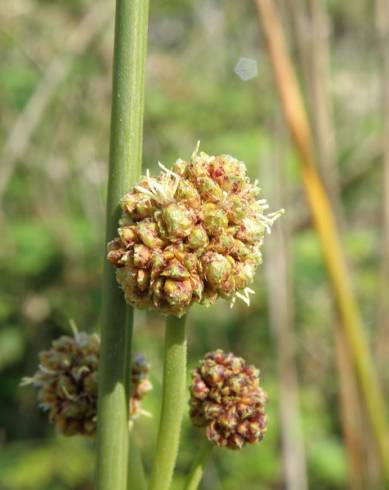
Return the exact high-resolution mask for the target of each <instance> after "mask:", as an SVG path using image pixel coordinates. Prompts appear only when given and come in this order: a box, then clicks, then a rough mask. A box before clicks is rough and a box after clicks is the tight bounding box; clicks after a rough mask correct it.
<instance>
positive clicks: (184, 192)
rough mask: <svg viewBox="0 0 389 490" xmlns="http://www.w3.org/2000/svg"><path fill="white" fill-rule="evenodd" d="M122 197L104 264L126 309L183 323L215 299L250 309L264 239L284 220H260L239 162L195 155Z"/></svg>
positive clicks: (252, 186)
mask: <svg viewBox="0 0 389 490" xmlns="http://www.w3.org/2000/svg"><path fill="white" fill-rule="evenodd" d="M160 166H161V167H162V172H161V174H160V175H159V176H158V177H156V178H152V177H150V175H149V173H148V172H147V175H146V177H144V178H143V179H142V180H141V181H140V182H139V184H138V185H137V186H135V187H134V188H133V189H132V190H131V191H130V192H129V193H128V194H126V195H125V196H124V197H123V199H122V201H121V206H122V210H123V215H122V218H121V220H120V223H119V228H118V235H119V236H118V237H117V238H116V239H115V240H113V241H112V242H110V243H109V246H108V259H109V260H110V262H111V263H112V264H113V265H114V266H115V267H116V268H117V280H118V282H119V284H120V286H121V287H122V289H123V291H124V295H125V298H126V301H127V302H128V303H129V304H131V305H133V306H135V307H137V308H155V309H157V310H159V311H162V312H163V313H165V314H168V315H175V316H181V315H183V314H184V313H186V311H187V310H188V308H189V307H190V306H191V305H192V304H193V303H196V302H197V303H200V304H205V305H209V304H212V303H214V302H215V301H216V299H217V298H218V297H222V298H227V299H230V301H231V304H232V305H233V304H234V301H235V299H236V298H240V299H242V300H243V301H245V302H246V303H249V295H250V294H252V293H253V291H252V290H251V289H250V288H249V287H248V286H249V284H250V283H251V282H252V281H253V278H254V274H255V270H256V268H257V266H258V265H259V264H260V263H261V262H262V255H261V247H262V244H263V239H264V235H265V233H266V232H270V229H271V226H272V224H273V223H274V221H275V220H276V219H277V217H278V216H280V214H281V213H282V210H281V211H277V212H275V213H270V214H265V210H266V209H267V208H268V205H267V203H266V200H264V199H258V195H259V192H260V189H259V188H258V186H257V182H254V183H250V180H249V178H248V177H247V175H246V166H245V165H244V163H243V162H240V161H239V160H237V159H235V158H233V157H231V156H229V155H219V156H210V155H207V154H206V153H203V152H201V153H198V152H197V150H196V151H195V153H194V154H193V155H192V158H191V159H190V160H189V161H183V160H178V161H177V162H176V163H175V164H174V165H173V167H172V169H171V170H170V169H167V168H165V167H164V166H163V165H162V164H160Z"/></svg>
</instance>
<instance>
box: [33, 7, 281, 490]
mask: <svg viewBox="0 0 389 490" xmlns="http://www.w3.org/2000/svg"><path fill="white" fill-rule="evenodd" d="M147 25H148V2H147V1H146V0H117V3H116V22H115V47H114V66H113V89H112V118H111V144H110V157H109V176H108V195H107V222H106V242H107V244H108V251H107V260H106V262H105V268H104V276H103V312H102V320H101V344H100V342H99V341H97V340H96V337H94V336H92V337H90V341H91V343H92V347H91V349H92V350H91V352H92V354H94V356H92V357H91V355H90V352H89V350H86V351H85V342H86V340H85V339H84V337H81V336H79V334H76V336H75V339H74V340H72V339H70V340H69V339H66V341H64V340H60V341H58V342H57V343H55V344H53V349H52V352H50V356H49V358H48V361H47V362H49V364H48V366H47V369H46V371H45V370H43V372H41V371H40V370H38V374H37V375H36V376H35V377H34V378H33V379H34V383H35V384H36V386H37V387H38V388H39V389H40V391H39V393H40V394H42V395H39V396H42V397H44V399H45V400H46V405H47V407H48V408H49V409H50V412H49V414H51V409H53V413H54V415H55V416H54V415H53V416H51V415H49V417H50V420H51V422H52V423H54V424H55V425H56V426H57V428H59V430H60V431H62V432H63V433H66V434H67V435H73V434H77V433H81V434H82V435H85V434H86V433H87V434H88V435H93V434H94V432H95V431H96V426H97V468H96V488H97V490H130V489H135V488H136V489H138V490H141V489H144V488H145V487H146V484H147V483H146V477H145V474H144V472H143V466H142V460H141V455H140V453H139V452H138V450H137V447H136V443H135V442H134V437H133V435H132V434H131V432H130V434H129V429H132V425H133V420H134V418H135V417H136V415H139V414H141V413H142V409H141V406H140V402H141V398H142V397H143V395H144V394H146V392H147V391H149V389H150V387H151V386H150V383H149V382H148V379H147V374H148V364H147V362H146V361H145V359H144V358H143V357H137V358H135V360H134V362H133V363H132V369H130V366H131V341H132V324H133V308H139V309H151V310H155V311H157V312H159V313H160V314H162V315H165V316H166V317H167V319H166V333H165V347H164V373H163V388H162V400H161V402H162V403H161V415H160V421H159V428H158V435H157V443H156V450H155V456H154V460H153V465H152V470H151V476H150V481H149V485H148V488H149V490H168V489H169V488H170V486H171V481H172V478H173V472H174V467H175V462H176V458H177V453H178V447H179V438H180V429H181V422H182V418H183V415H184V409H185V403H186V387H185V382H186V356H187V352H186V345H187V327H186V318H187V314H188V312H189V310H190V308H191V306H192V305H193V304H195V303H198V304H201V305H204V306H210V305H212V304H214V303H215V302H216V300H218V299H219V298H222V299H226V300H228V301H229V303H230V306H231V307H234V305H235V303H236V301H238V300H241V301H243V302H244V303H246V304H247V305H250V297H251V295H252V294H254V291H253V290H252V289H251V288H250V285H251V283H252V282H253V280H254V275H255V272H256V270H257V268H258V266H259V265H260V264H261V263H262V246H263V242H264V239H265V236H266V235H267V234H269V233H270V232H271V228H272V226H273V224H274V222H275V221H276V220H277V219H278V217H280V216H281V215H282V213H283V210H279V211H276V212H268V208H269V205H268V204H267V201H266V199H263V198H262V197H261V196H260V192H261V191H260V188H259V186H258V182H257V181H255V182H251V181H250V179H249V177H248V176H247V169H246V166H245V164H244V162H241V161H239V160H238V159H236V158H234V157H232V156H230V155H224V154H223V155H218V156H214V155H208V154H207V153H205V152H200V150H199V144H198V145H197V147H196V149H195V151H194V153H193V154H192V156H191V157H190V158H189V159H187V160H183V159H178V160H177V161H176V162H175V163H174V164H173V165H171V166H170V167H169V168H168V167H165V166H164V165H163V164H162V163H160V162H158V163H159V167H160V169H161V172H160V174H159V175H157V176H151V174H150V172H149V171H148V170H147V172H146V175H145V176H143V177H140V170H141V159H142V128H143V110H144V109H143V107H144V64H145V56H146V41H147ZM86 338H87V339H89V337H86ZM62 343H65V344H66V345H68V344H69V346H68V347H69V349H70V350H69V349H68V350H69V352H68V351H66V350H65V352H63V349H62ZM79 344H80V345H79ZM72 349H73V350H72ZM74 349H75V350H74ZM51 354H53V356H51ZM42 356H43V357H42V359H43V361H44V360H45V359H46V357H45V356H47V353H43V354H42ZM73 363H74V366H73ZM41 364H42V362H41ZM42 365H43V367H44V362H43V364H42ZM54 368H55V369H54ZM97 374H98V375H97ZM91 379H92V380H93V383H92V382H91V381H90V380H91ZM97 379H98V397H97ZM39 383H40V384H39ZM42 383H43V384H42ZM190 393H191V399H190V416H191V419H192V422H193V424H194V425H195V426H198V427H201V428H204V430H205V435H206V438H207V442H206V443H205V444H206V445H205V446H204V447H203V448H202V449H201V450H200V453H199V455H198V457H197V458H195V460H194V463H193V470H192V471H191V472H190V474H189V477H188V482H187V484H186V488H190V489H191V490H194V489H195V488H197V486H198V484H199V481H200V479H201V476H202V473H203V468H204V466H205V463H206V459H207V457H208V455H209V454H210V452H211V451H210V450H211V448H212V446H217V447H222V448H228V449H241V448H242V447H243V446H245V445H246V444H254V443H257V442H259V441H261V440H262V438H263V436H264V434H265V432H266V425H267V417H266V413H265V401H266V394H265V392H264V391H263V390H262V389H261V388H260V386H259V371H258V370H257V369H256V368H254V367H253V366H250V365H246V363H245V361H244V360H243V359H242V358H240V357H235V356H234V355H233V354H231V353H230V354H226V353H224V352H223V351H220V350H216V351H213V352H211V353H209V354H207V355H206V356H205V357H204V359H203V361H201V362H200V365H199V367H198V368H197V370H195V371H194V372H193V380H192V385H191V389H190ZM92 395H93V396H92ZM130 395H131V396H130ZM64 401H65V402H66V403H64ZM64 406H66V407H69V409H68V411H65V412H63V407H64ZM47 407H46V408H47ZM75 417H76V420H74V419H75ZM77 417H78V418H77ZM75 422H77V423H75ZM64 424H65V425H64ZM63 427H65V430H63ZM129 441H130V442H129ZM129 446H130V447H131V450H129Z"/></svg>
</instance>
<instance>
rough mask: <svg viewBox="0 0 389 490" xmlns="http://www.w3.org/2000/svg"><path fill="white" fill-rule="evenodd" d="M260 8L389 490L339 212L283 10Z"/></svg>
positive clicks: (384, 442)
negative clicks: (324, 176) (328, 188)
mask: <svg viewBox="0 0 389 490" xmlns="http://www.w3.org/2000/svg"><path fill="white" fill-rule="evenodd" d="M256 4H257V7H258V13H259V16H260V21H261V23H262V25H263V28H264V31H265V36H266V40H267V46H268V53H269V57H270V61H271V63H272V66H273V70H274V75H275V79H276V86H277V89H278V92H279V95H280V99H281V102H282V106H283V111H284V116H285V119H286V122H287V124H288V126H289V129H290V132H291V135H292V138H293V140H294V144H295V147H296V151H297V153H298V155H299V157H300V164H301V172H302V180H303V185H304V188H305V192H306V196H307V200H308V204H309V206H310V209H311V212H312V216H313V219H314V224H315V227H316V231H317V233H318V237H319V239H320V242H321V246H322V251H323V257H324V262H325V265H326V267H327V271H328V275H329V279H330V282H331V285H332V288H333V292H334V297H335V301H336V305H337V309H338V313H339V317H340V320H341V322H340V325H341V327H342V328H343V331H344V335H345V339H346V341H347V344H348V346H349V348H350V352H351V355H352V358H353V362H354V367H355V372H356V375H357V378H358V382H359V385H360V388H361V395H362V400H363V403H364V406H365V408H366V412H367V415H368V419H369V422H370V426H371V429H372V433H373V436H374V439H375V443H376V447H377V452H378V457H379V460H380V464H381V468H382V472H383V475H384V478H385V481H386V485H387V486H388V487H389V441H388V432H387V430H388V429H387V421H386V410H385V403H384V399H383V396H382V392H381V390H380V386H379V382H378V378H377V374H376V370H375V366H374V363H373V360H372V358H371V355H370V351H369V342H368V339H367V336H366V334H365V331H364V328H363V324H362V319H361V314H360V311H359V308H358V304H357V302H356V300H355V298H354V294H353V289H352V284H351V279H350V276H349V272H348V268H347V264H346V259H345V255H344V252H343V248H342V244H341V241H340V236H339V232H338V229H337V226H336V222H335V219H334V213H333V211H332V208H331V203H330V201H329V198H328V196H327V194H326V192H325V189H324V186H323V183H322V181H321V179H320V177H319V174H318V172H317V170H316V161H315V152H314V145H313V137H312V131H311V128H310V126H309V123H308V118H307V115H306V112H305V108H304V103H303V99H302V96H301V93H300V90H299V86H298V83H297V79H296V77H295V74H294V71H293V66H292V62H291V60H290V57H289V55H288V52H287V50H286V45H285V39H284V33H283V29H282V25H281V21H280V18H279V15H278V12H277V10H276V8H275V6H274V3H273V2H272V1H271V0H256Z"/></svg>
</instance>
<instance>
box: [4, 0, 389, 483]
mask: <svg viewBox="0 0 389 490" xmlns="http://www.w3.org/2000/svg"><path fill="white" fill-rule="evenodd" d="M377 3H379V2H377ZM279 6H280V9H281V12H282V15H283V20H284V26H285V29H286V33H287V36H288V48H289V51H290V53H291V54H292V55H293V59H294V61H295V66H296V69H297V70H298V74H299V78H300V81H301V84H302V87H303V93H304V95H305V98H306V102H307V107H308V109H309V111H310V114H311V120H312V123H313V126H314V129H315V136H316V138H317V141H318V146H319V142H320V135H324V141H325V145H324V152H325V151H326V150H328V151H330V152H332V153H331V156H332V165H330V166H326V165H322V167H321V171H322V172H323V178H324V180H325V181H326V183H327V187H328V192H329V193H330V195H331V196H332V201H333V203H334V204H335V207H336V210H337V214H338V219H339V221H340V222H341V224H342V226H341V228H342V235H343V241H344V246H345V249H346V254H347V257H348V259H349V263H350V265H351V269H352V272H353V283H354V288H355V292H356V294H357V296H358V301H359V305H360V307H361V309H362V313H363V318H364V322H365V326H366V328H367V331H368V335H369V340H370V343H371V349H372V352H373V355H374V358H375V360H376V363H377V366H378V367H379V374H380V377H381V382H382V388H383V389H384V390H385V393H386V394H388V389H389V376H388V356H389V343H388V340H389V333H388V328H389V325H388V322H389V320H388V312H387V308H388V303H389V298H388V296H387V295H386V294H385V290H384V287H383V284H384V282H385V281H384V280H383V276H384V274H385V271H387V270H388V259H387V258H385V256H386V255H387V254H386V253H385V251H386V250H389V244H388V242H387V238H385V236H387V235H386V233H385V230H386V224H385V219H384V216H385V214H384V209H385V206H386V205H387V204H385V201H386V199H388V196H387V195H385V193H384V186H383V182H384V176H385V172H384V170H385V165H384V164H383V161H384V155H383V145H382V140H384V141H385V137H386V138H389V134H386V135H385V134H384V129H383V128H384V127H385V120H388V118H389V114H385V105H383V104H382V87H383V86H385V83H386V82H385V73H384V71H383V70H382V69H381V68H382V57H383V54H382V52H383V51H384V49H385V48H383V47H382V43H380V42H379V40H380V35H379V34H380V30H379V25H380V22H381V21H382V20H383V19H382V17H380V16H376V15H375V5H374V2H371V1H369V0H353V1H352V2H341V1H340V0H329V1H327V2H324V1H323V2H320V1H318V0H306V1H302V0H283V1H280V2H279ZM113 7H114V5H113V1H112V0H110V1H108V2H107V1H105V0H96V1H94V2H91V1H90V0H68V1H67V2H60V1H57V0H50V1H49V0H2V1H1V3H0V50H1V53H2V55H1V59H0V76H1V84H0V113H1V120H0V154H1V166H0V221H1V230H2V234H1V235H2V239H1V242H0V323H1V328H0V387H1V389H0V448H1V451H0V489H1V490H38V489H39V490H66V489H72V490H78V489H79V490H87V489H91V488H92V477H93V465H94V452H93V451H94V443H93V441H85V440H83V439H80V438H69V439H66V438H63V437H60V436H58V435H56V434H55V433H54V431H53V429H52V427H50V426H49V425H48V423H47V420H46V416H45V414H42V413H41V412H40V411H39V410H38V409H37V406H36V399H35V393H34V390H33V389H32V388H24V389H20V387H19V382H20V379H21V377H23V376H25V375H30V374H32V373H33V372H34V371H35V369H36V366H37V355H38V352H39V351H40V350H42V349H45V348H47V347H48V346H49V344H50V342H51V340H52V339H54V338H56V337H58V336H59V335H61V334H68V333H70V327H69V321H70V320H71V319H72V320H74V321H75V322H76V324H77V325H78V327H79V329H80V330H86V331H88V332H92V331H95V330H98V328H99V313H100V280H101V270H102V263H103V252H104V243H103V240H104V238H103V237H104V199H105V184H106V172H107V155H108V138H109V122H110V121H109V114H110V91H111V63H112V43H113V22H112V17H113ZM150 7H151V13H150V29H149V54H148V62H147V89H146V108H145V141H144V168H149V169H150V170H151V171H153V170H155V169H156V167H157V165H156V163H157V161H158V160H160V161H162V162H163V163H164V164H167V165H169V164H171V163H172V162H173V161H174V160H175V159H176V158H178V157H182V158H187V157H188V156H189V155H190V154H191V153H192V151H193V149H194V147H195V145H196V142H197V140H201V147H202V149H204V151H207V152H208V153H212V154H219V153H230V154H232V155H234V156H236V157H238V158H240V159H241V160H244V161H245V162H246V163H247V165H248V168H249V173H250V175H251V177H252V178H258V179H259V180H260V185H261V187H262V189H263V193H264V196H265V197H268V198H269V201H270V204H271V208H272V209H276V208H278V207H281V206H283V207H285V208H286V210H287V213H286V215H285V216H284V217H283V218H282V219H281V220H280V221H279V223H277V225H276V227H275V231H274V236H272V237H270V238H269V239H268V241H267V242H268V243H267V245H268V246H267V247H266V255H265V260H264V265H263V266H262V267H261V268H260V271H259V273H258V274H257V279H256V284H255V287H254V289H255V290H256V295H255V296H254V299H253V303H252V306H251V307H250V308H247V307H246V306H245V305H244V304H242V303H239V304H237V305H236V307H235V308H234V309H233V310H230V309H229V307H228V303H226V302H223V301H220V302H218V303H217V304H216V305H215V306H213V307H211V308H210V309H205V308H203V307H195V308H193V310H192V312H191V314H190V318H189V323H190V339H189V359H190V366H194V365H195V364H196V362H197V360H198V359H199V358H200V357H202V355H203V354H204V353H205V352H207V351H208V350H211V349H215V348H218V347H220V348H223V349H225V350H232V351H233V352H234V353H235V354H237V355H242V356H244V357H246V358H247V359H248V361H250V362H252V363H255V364H256V365H258V366H259V367H260V368H261V372H262V384H263V386H264V388H265V389H266V390H267V391H268V393H269V395H270V401H269V404H268V411H269V415H270V423H269V431H268V434H267V436H266V438H265V440H264V441H263V442H262V443H261V444H260V445H258V446H256V447H250V448H245V449H244V450H242V451H240V452H229V451H226V450H225V451H224V450H219V451H215V454H214V457H213V459H212V461H211V463H210V464H209V466H208V469H207V472H206V475H205V479H204V482H203V484H202V488H203V489H204V490H206V489H207V490H211V489H212V490H222V489H223V490H236V489H239V488H244V489H246V490H251V489H252V490H254V489H255V490H261V489H263V490H265V489H266V490H267V489H269V490H270V489H282V488H286V489H288V490H291V489H293V490H294V489H296V490H304V489H305V488H312V489H313V488H314V489H316V490H327V489H328V490H329V489H333V490H337V489H346V488H352V489H363V488H367V485H368V487H369V488H371V489H372V490H374V489H376V490H378V489H381V488H382V483H381V480H380V474H379V470H378V467H377V463H376V455H375V451H374V447H373V444H372V442H371V440H370V435H369V430H368V427H367V424H366V421H365V419H366V416H365V414H364V412H363V410H361V408H360V399H359V393H358V391H357V389H356V385H355V379H354V376H353V372H352V371H351V370H350V366H349V362H348V357H347V352H346V351H345V349H344V348H343V347H344V346H343V347H342V342H341V340H339V337H338V334H337V333H336V332H337V320H336V315H335V312H334V307H333V303H332V299H331V291H330V289H329V286H328V282H327V277H326V272H325V268H324V265H323V262H322V257H321V252H320V248H319V243H318V240H317V237H316V234H315V232H314V230H313V229H312V226H311V222H310V218H309V212H308V208H307V205H306V202H305V200H304V196H303V192H302V185H301V181H300V174H299V166H298V162H297V159H296V156H295V154H294V151H293V148H292V146H291V144H290V141H289V137H288V132H287V130H286V128H285V126H284V122H283V118H282V113H281V108H280V105H279V101H278V98H277V94H276V91H275V87H274V81H273V75H272V70H271V66H270V64H269V61H268V58H267V56H266V49H265V45H264V40H263V36H262V32H261V26H260V24H259V22H258V18H257V16H256V10H255V5H254V2H237V1H236V0H224V1H220V0H197V1H190V0H170V1H161V2H153V1H151V5H150ZM377 17H378V22H377V21H376V20H377ZM377 24H378V27H377ZM387 25H388V26H389V23H388V24H387ZM381 38H382V36H381ZM384 44H385V43H384ZM242 57H243V58H249V59H251V60H255V62H256V63H257V67H258V75H257V76H255V77H253V78H251V79H250V80H247V81H244V80H242V78H241V77H239V76H238V75H237V74H236V73H235V71H234V69H235V67H236V65H237V63H238V62H239V60H240V58H242ZM388 83H389V82H388ZM323 114H324V116H323ZM323 120H324V129H323V124H322V123H323ZM320 121H321V122H320ZM318 153H320V152H319V151H318ZM329 160H331V158H329V159H326V160H325V161H326V162H327V163H328V161H329ZM388 165H389V164H388ZM387 174H388V175H389V173H388V172H387ZM336 196H340V198H341V199H340V200H339V199H337V197H336ZM339 201H340V202H339ZM162 344H163V320H162V319H161V318H160V317H159V316H158V315H155V314H153V313H145V312H136V330H135V350H136V351H141V352H144V353H145V354H146V355H147V356H148V357H149V358H150V360H151V363H152V382H153V384H154V391H153V392H152V393H151V395H149V396H148V397H147V399H146V400H145V404H144V405H145V409H146V410H148V411H149V412H151V413H152V414H153V417H152V418H143V419H141V420H139V421H138V422H137V424H136V433H137V438H138V441H139V444H140V446H141V448H142V452H143V454H144V457H145V464H146V467H147V468H149V467H150V463H151V460H150V458H151V455H152V450H153V447H154V442H155V427H156V421H157V420H158V410H159V399H160V383H161V371H162V366H161V352H162ZM300 426H301V431H300V430H299V428H300ZM200 440H201V436H200V435H199V434H198V433H197V432H196V431H195V430H193V429H192V428H190V424H189V421H188V418H186V421H185V425H184V431H183V442H182V446H181V453H180V457H179V464H178V477H177V479H176V483H175V487H174V488H177V489H178V488H180V484H182V481H183V478H184V476H185V474H186V473H187V471H188V468H189V466H190V462H191V459H192V457H193V454H194V452H195V451H196V448H197V446H198V445H199V443H200ZM306 482H308V483H306Z"/></svg>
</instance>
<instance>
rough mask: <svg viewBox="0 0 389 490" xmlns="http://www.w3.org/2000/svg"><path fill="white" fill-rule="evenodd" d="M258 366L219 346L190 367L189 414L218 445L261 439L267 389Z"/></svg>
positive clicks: (235, 445)
mask: <svg viewBox="0 0 389 490" xmlns="http://www.w3.org/2000/svg"><path fill="white" fill-rule="evenodd" d="M259 381H260V380H259V370H258V369H256V368H255V367H254V366H251V365H247V364H246V362H245V361H244V359H242V358H241V357H235V356H234V355H233V354H232V353H225V352H223V351H222V350H216V351H214V352H209V353H208V354H206V355H205V357H204V358H203V359H202V360H201V361H200V363H199V366H198V367H197V368H196V369H194V370H193V371H192V384H191V387H190V395H191V396H190V402H189V403H190V417H191V419H192V422H193V424H194V425H195V426H197V427H202V428H205V433H206V436H207V438H208V439H209V440H210V441H211V442H213V443H214V444H216V445H217V446H219V447H226V448H230V449H241V448H242V447H243V446H244V445H245V444H253V443H256V442H259V441H261V440H262V438H263V436H264V434H265V432H266V427H267V415H266V412H265V403H266V400H267V395H266V393H265V392H264V391H263V390H262V388H261V387H260V386H259Z"/></svg>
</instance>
